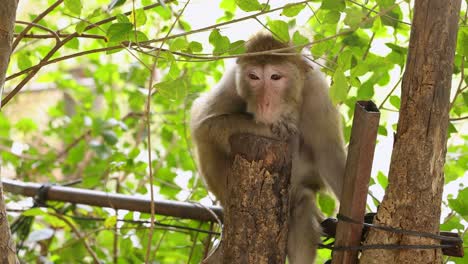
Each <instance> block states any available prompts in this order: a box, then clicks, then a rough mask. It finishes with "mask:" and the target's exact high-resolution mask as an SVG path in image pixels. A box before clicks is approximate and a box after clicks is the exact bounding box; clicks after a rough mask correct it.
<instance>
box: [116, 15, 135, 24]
mask: <svg viewBox="0 0 468 264" xmlns="http://www.w3.org/2000/svg"><path fill="white" fill-rule="evenodd" d="M115 17H116V18H117V22H119V23H132V22H130V19H128V17H127V16H126V15H122V14H118V15H116V16H115Z"/></svg>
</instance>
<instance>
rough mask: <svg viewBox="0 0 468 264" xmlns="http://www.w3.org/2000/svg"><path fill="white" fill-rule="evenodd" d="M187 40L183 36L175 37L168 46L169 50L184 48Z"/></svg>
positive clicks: (186, 45)
mask: <svg viewBox="0 0 468 264" xmlns="http://www.w3.org/2000/svg"><path fill="white" fill-rule="evenodd" d="M188 45H189V44H188V42H187V40H186V39H185V38H176V39H175V40H174V41H173V42H172V43H171V46H170V48H169V49H170V50H171V51H178V50H184V49H186V48H187V47H188Z"/></svg>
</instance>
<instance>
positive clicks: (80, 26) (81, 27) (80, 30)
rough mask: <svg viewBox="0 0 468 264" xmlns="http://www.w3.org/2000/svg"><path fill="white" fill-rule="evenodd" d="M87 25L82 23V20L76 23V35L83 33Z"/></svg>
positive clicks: (84, 22)
mask: <svg viewBox="0 0 468 264" xmlns="http://www.w3.org/2000/svg"><path fill="white" fill-rule="evenodd" d="M88 25H89V23H88V22H86V21H84V20H82V21H80V22H78V24H76V26H75V31H76V33H78V34H81V33H83V32H84V30H85V28H86V27H87V26H88Z"/></svg>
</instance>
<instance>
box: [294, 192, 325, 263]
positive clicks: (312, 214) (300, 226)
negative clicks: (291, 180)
mask: <svg viewBox="0 0 468 264" xmlns="http://www.w3.org/2000/svg"><path fill="white" fill-rule="evenodd" d="M290 199H291V200H290V203H291V218H290V220H289V234H288V259H289V263H290V264H312V263H314V260H315V254H316V250H317V244H318V243H319V242H320V234H321V232H320V223H319V222H318V220H317V216H318V209H317V207H316V205H315V193H314V191H312V190H311V189H308V188H305V187H303V186H293V188H292V189H291V197H290Z"/></svg>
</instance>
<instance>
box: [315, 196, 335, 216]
mask: <svg viewBox="0 0 468 264" xmlns="http://www.w3.org/2000/svg"><path fill="white" fill-rule="evenodd" d="M317 201H318V204H319V206H320V210H321V211H322V212H323V213H324V214H325V215H326V216H331V215H332V214H333V212H334V211H335V199H333V197H331V196H330V195H328V194H326V193H322V192H319V194H318V197H317Z"/></svg>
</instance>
